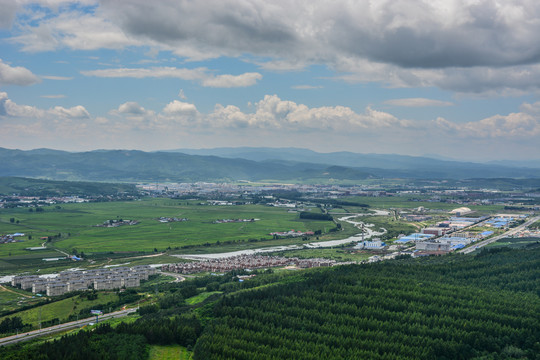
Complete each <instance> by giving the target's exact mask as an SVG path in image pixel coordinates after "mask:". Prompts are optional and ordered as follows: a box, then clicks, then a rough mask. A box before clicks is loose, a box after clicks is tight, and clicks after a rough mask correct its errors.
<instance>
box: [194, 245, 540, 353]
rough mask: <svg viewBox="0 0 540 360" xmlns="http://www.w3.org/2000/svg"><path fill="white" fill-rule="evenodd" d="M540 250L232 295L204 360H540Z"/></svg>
mask: <svg viewBox="0 0 540 360" xmlns="http://www.w3.org/2000/svg"><path fill="white" fill-rule="evenodd" d="M539 265H540V249H538V248H537V249H536V250H529V251H527V250H525V251H502V252H490V253H484V255H482V256H477V257H473V256H470V257H466V256H451V257H444V258H429V259H422V260H419V261H411V260H407V261H390V262H384V263H378V264H374V265H364V266H341V267H336V268H333V269H328V270H323V271H315V272H311V273H307V274H305V276H303V279H302V280H301V281H295V282H287V283H284V284H281V285H277V286H269V287H264V288H260V289H257V290H254V291H250V292H241V293H237V294H233V295H229V296H226V297H224V298H223V300H222V301H221V302H220V303H219V304H218V305H217V306H216V308H215V309H216V310H215V311H216V315H217V320H216V321H215V322H214V323H213V325H211V326H210V327H208V328H207V329H206V330H205V332H204V333H203V335H202V337H201V338H200V339H199V340H198V342H197V345H196V348H195V357H194V358H195V359H197V360H201V359H306V360H308V359H328V360H331V359H336V360H337V359H538V354H540V343H539V341H538V340H539V339H540V322H539V321H538V320H539V318H538V314H540V299H539V291H540V284H539V280H538V279H540V266H539Z"/></svg>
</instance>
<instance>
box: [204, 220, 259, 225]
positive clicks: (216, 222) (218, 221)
mask: <svg viewBox="0 0 540 360" xmlns="http://www.w3.org/2000/svg"><path fill="white" fill-rule="evenodd" d="M255 221H259V219H220V220H215V221H213V222H212V223H213V224H226V223H243V222H255Z"/></svg>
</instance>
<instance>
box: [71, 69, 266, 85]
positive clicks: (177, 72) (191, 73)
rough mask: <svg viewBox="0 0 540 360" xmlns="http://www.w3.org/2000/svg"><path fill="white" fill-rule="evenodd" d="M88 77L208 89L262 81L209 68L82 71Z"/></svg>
mask: <svg viewBox="0 0 540 360" xmlns="http://www.w3.org/2000/svg"><path fill="white" fill-rule="evenodd" d="M81 73H82V74H83V75H86V76H97V77H106V78H137V79H142V78H151V77H152V78H178V79H183V80H192V81H198V82H200V83H201V85H202V86H206V87H220V88H231V87H245V86H252V85H255V84H256V83H257V80H260V79H262V75H261V74H259V73H244V74H240V75H229V74H225V75H217V76H215V75H213V74H210V73H209V70H208V69H207V68H195V69H188V68H176V67H152V68H118V69H102V70H88V71H82V72H81Z"/></svg>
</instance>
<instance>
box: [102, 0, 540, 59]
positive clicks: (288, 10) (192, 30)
mask: <svg viewBox="0 0 540 360" xmlns="http://www.w3.org/2000/svg"><path fill="white" fill-rule="evenodd" d="M103 6H104V8H105V9H106V11H107V12H108V13H109V14H110V15H111V16H110V18H111V19H115V21H118V22H119V24H120V26H121V27H122V28H123V29H124V31H126V32H128V33H130V34H132V35H137V36H144V37H147V38H148V39H152V40H153V41H157V42H159V43H163V44H166V45H168V46H173V47H174V46H180V47H182V46H186V47H196V48H198V49H199V51H208V52H209V53H216V54H221V55H230V54H232V53H251V54H254V55H270V56H272V55H273V56H276V57H283V58H290V57H294V58H298V57H300V58H303V59H304V60H305V61H314V62H328V61H332V58H334V57H339V56H341V55H345V56H356V57H359V58H363V59H368V60H370V61H375V62H383V63H388V64H394V65H397V66H399V67H408V68H415V67H416V68H446V67H473V66H513V65H522V64H531V63H536V62H538V61H539V59H540V42H538V41H537V37H538V34H540V22H538V21H536V19H538V18H539V15H540V3H538V2H536V1H531V0H514V1H512V0H509V1H505V2H503V3H499V2H495V1H487V0H484V1H479V2H474V3H471V2H470V1H466V0H457V1H454V2H447V1H427V0H424V1H420V0H419V1H406V0H393V1H388V0H379V1H371V2H369V3H368V2H362V1H359V2H354V3H351V2H350V1H344V0H343V1H341V0H336V1H332V2H325V1H307V0H306V1H301V0H297V1H271V2H269V1H262V0H252V1H243V2H239V1H233V0H207V1H196V2H193V1H187V0H179V1H178V0H174V1H173V0H165V1H160V2H149V1H146V0H134V1H129V2H126V1H120V0H104V1H103Z"/></svg>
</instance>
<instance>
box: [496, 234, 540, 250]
mask: <svg viewBox="0 0 540 360" xmlns="http://www.w3.org/2000/svg"><path fill="white" fill-rule="evenodd" d="M533 244H540V238H534V237H531V238H506V239H501V240H499V241H496V242H494V243H491V244H489V245H487V246H486V247H490V248H494V247H506V246H508V247H511V248H514V249H520V248H524V247H526V246H531V245H533Z"/></svg>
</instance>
